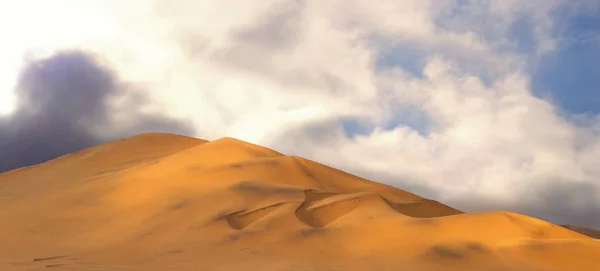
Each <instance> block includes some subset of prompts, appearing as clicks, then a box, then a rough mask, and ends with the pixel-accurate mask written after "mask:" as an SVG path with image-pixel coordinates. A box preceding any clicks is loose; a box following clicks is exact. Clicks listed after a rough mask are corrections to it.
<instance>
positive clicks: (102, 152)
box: [0, 134, 600, 271]
mask: <svg viewBox="0 0 600 271" xmlns="http://www.w3.org/2000/svg"><path fill="white" fill-rule="evenodd" d="M0 221H1V222H2V223H0V270H442V271H443V270H515V271H516V270H519V271H520V270H568V271H577V270H582V271H583V270H585V271H593V270H600V241H597V240H595V239H593V238H590V237H588V236H585V235H583V234H580V233H577V232H575V231H571V230H569V229H566V228H564V227H561V226H557V225H553V224H551V223H548V222H546V221H542V220H539V219H535V218H532V217H528V216H524V215H520V214H516V213H510V212H487V213H463V212H461V211H458V210H455V209H453V208H451V207H449V206H446V205H444V204H441V203H439V202H437V201H434V200H430V199H425V198H422V197H419V196H418V195H415V194H412V193H409V192H406V191H402V190H399V189H396V188H393V187H390V186H387V185H383V184H379V183H376V182H372V181H369V180H366V179H363V178H360V177H357V176H354V175H351V174H348V173H346V172H342V171H339V170H336V169H334V168H331V167H328V166H325V165H322V164H319V163H316V162H313V161H310V160H307V159H304V158H301V157H295V156H285V155H283V154H281V153H278V152H276V151H273V150H270V149H267V148H264V147H261V146H257V145H253V144H250V143H246V142H243V141H239V140H236V139H233V138H222V139H219V140H215V141H210V142H207V141H204V140H200V139H195V138H188V137H182V136H176V135H169V134H143V135H139V136H136V137H132V138H129V139H125V140H117V141H113V142H109V143H106V144H102V145H99V146H96V147H93V148H89V149H86V150H82V151H79V152H75V153H72V154H69V155H65V156H62V157H59V158H57V159H54V160H51V161H48V162H46V163H43V164H39V165H35V166H30V167H26V168H22V169H18V170H14V171H10V172H6V173H4V174H1V175H0Z"/></svg>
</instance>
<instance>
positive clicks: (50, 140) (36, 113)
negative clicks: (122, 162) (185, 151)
mask: <svg viewBox="0 0 600 271" xmlns="http://www.w3.org/2000/svg"><path fill="white" fill-rule="evenodd" d="M16 91H17V93H16V94H17V99H18V104H17V109H16V111H15V112H14V113H13V114H11V115H8V116H5V117H2V118H0V149H2V153H1V155H0V172H3V171H6V170H10V169H14V168H17V167H22V166H27V165H31V164H36V163H41V162H44V161H46V160H49V159H52V158H55V157H57V156H60V155H64V154H67V153H70V152H73V151H77V150H79V149H83V148H86V147H91V146H94V145H97V144H100V143H102V142H104V141H106V140H107V139H114V138H118V137H124V136H131V135H135V134H137V133H141V132H151V131H163V132H172V133H179V134H187V135H192V134H193V133H194V130H193V128H192V127H191V126H190V125H188V124H187V123H185V122H182V121H180V120H175V119H171V118H169V117H165V116H161V115H157V114H152V113H144V112H142V111H140V108H143V107H144V106H146V105H148V104H149V103H150V101H149V100H148V97H146V96H145V94H144V93H143V92H141V91H137V92H135V90H131V86H129V85H128V84H126V83H124V82H120V81H119V79H118V78H117V75H116V74H114V72H113V71H112V70H110V68H108V67H106V66H104V65H102V63H101V62H100V61H99V59H97V58H96V57H95V56H93V55H90V54H87V53H85V52H81V51H61V52H58V53H56V54H54V55H52V56H50V57H48V58H43V59H35V60H32V61H30V62H29V63H28V64H27V65H26V67H25V68H24V69H23V71H22V73H21V76H20V78H19V83H18V86H17V88H16ZM119 115H124V116H127V118H126V119H124V118H122V117H119Z"/></svg>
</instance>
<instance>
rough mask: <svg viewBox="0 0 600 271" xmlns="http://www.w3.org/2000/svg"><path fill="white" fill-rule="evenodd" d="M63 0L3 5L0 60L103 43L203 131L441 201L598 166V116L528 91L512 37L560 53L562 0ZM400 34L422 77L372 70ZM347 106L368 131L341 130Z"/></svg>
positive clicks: (498, 196) (582, 173)
mask: <svg viewBox="0 0 600 271" xmlns="http://www.w3.org/2000/svg"><path fill="white" fill-rule="evenodd" d="M64 1H65V4H64V5H61V6H55V5H52V6H48V7H44V8H45V9H46V11H45V12H42V13H39V14H30V15H28V16H29V17H26V16H25V17H24V16H11V17H8V19H6V18H7V17H4V16H0V17H3V18H5V19H4V20H9V21H10V22H9V23H3V24H2V25H19V24H23V25H26V28H25V30H23V31H22V30H19V31H16V30H15V29H13V30H11V31H13V32H15V31H16V32H15V33H16V35H15V38H14V39H13V41H12V43H9V45H3V47H1V49H2V50H0V52H2V53H3V55H2V56H4V55H6V56H14V55H22V54H24V52H26V51H27V49H30V48H46V49H48V50H55V49H60V48H65V47H76V48H86V49H87V50H91V51H94V52H97V53H99V54H101V55H102V56H103V57H104V58H105V60H106V62H107V63H109V64H110V65H111V66H113V67H114V68H115V69H116V71H117V72H118V74H119V75H120V76H121V77H122V79H124V80H126V81H131V82H135V83H138V84H141V85H143V86H145V87H146V88H147V90H148V91H150V92H151V93H152V95H153V96H154V97H155V98H156V100H157V101H160V104H158V105H157V108H155V109H153V110H162V111H163V112H164V113H165V114H170V115H174V116H179V117H184V118H188V119H191V120H192V121H193V122H194V123H195V124H196V127H197V128H198V136H201V137H205V138H208V139H214V138H217V137H221V136H234V137H239V138H241V139H245V140H249V141H252V142H256V143H260V144H264V145H267V146H271V147H276V148H278V149H280V150H282V151H286V152H290V153H291V154H299V155H304V156H307V157H309V158H313V159H315V160H318V161H322V162H326V163H328V164H331V165H334V166H338V167H341V168H343V169H346V170H349V171H351V172H355V173H361V174H363V173H364V174H366V175H367V176H366V177H371V178H374V179H377V180H381V181H386V182H388V183H391V184H395V185H398V186H400V187H402V186H404V185H419V186H424V187H428V188H430V189H432V190H433V191H438V192H439V195H437V196H438V197H439V198H440V199H448V200H453V199H459V198H463V197H469V196H480V197H488V198H490V199H494V200H498V201H502V200H505V201H506V202H519V201H521V200H522V197H524V196H525V192H526V191H529V189H530V187H531V186H538V185H540V186H543V185H544V184H549V183H550V182H554V181H556V180H560V181H565V182H588V183H590V182H592V181H593V180H597V178H599V177H600V171H599V170H598V169H597V167H595V166H594V165H595V161H598V160H599V159H600V140H598V138H599V137H598V134H599V130H598V128H596V130H594V129H593V128H592V127H594V125H596V126H595V127H598V125H599V124H598V123H600V122H598V120H589V121H588V122H589V125H586V127H581V126H576V125H575V124H573V123H572V122H570V121H569V120H566V119H564V118H562V117H561V116H560V115H559V114H558V113H557V112H556V109H555V107H554V105H553V104H551V103H549V102H547V101H544V100H541V99H538V98H536V97H534V96H533V95H532V94H531V92H530V90H529V86H528V75H527V74H526V73H524V65H525V64H527V63H526V62H525V61H527V58H526V57H524V56H523V55H522V53H521V52H518V51H516V50H515V48H514V46H513V45H511V42H514V41H512V40H510V39H509V36H508V35H509V31H510V28H511V26H513V23H514V22H516V21H517V20H518V19H520V18H523V17H525V18H528V19H529V20H530V22H531V24H532V34H533V39H532V40H533V41H534V44H533V46H534V48H535V50H536V51H537V52H539V53H545V52H548V51H551V50H553V49H555V37H553V34H552V29H553V26H554V22H553V21H552V17H551V16H550V13H551V12H552V11H553V10H554V9H556V8H557V7H559V5H562V4H564V1H534V2H526V1H525V2H524V1H489V2H486V1H473V2H470V4H468V5H462V6H459V5H458V3H457V1H444V2H443V3H441V2H440V1H416V0H415V1H412V0H411V1H409V0H407V1H384V0H381V1H371V2H369V1H283V0H264V1H252V3H250V2H248V3H246V4H244V2H240V1H183V0H177V1H166V0H159V1H142V0H137V1H127V2H123V1H116V0H115V1H93V0H90V1H77V2H75V1H68V0H64ZM117 2H118V3H117ZM23 3H24V2H23ZM42 3H45V2H44V1H33V0H30V1H29V2H28V5H29V6H38V7H40V6H39V5H41V4H42ZM74 3H77V4H76V5H75V4H74ZM4 5H5V4H4ZM1 7H2V6H0V10H8V9H5V8H4V9H3V8H1ZM11 9H12V10H13V11H14V12H20V13H23V14H24V13H27V12H26V11H22V10H21V9H22V7H20V8H16V9H15V7H12V6H11ZM19 10H21V11H19ZM28 10H31V9H28ZM0 15H1V14H0ZM33 17H36V18H37V19H36V20H37V21H39V20H42V21H48V23H49V24H48V25H45V26H44V25H43V24H39V23H38V24H34V23H33ZM56 17H60V18H63V19H62V20H59V21H56V22H53V21H52V19H51V18H56ZM0 27H1V26H0ZM17 34H18V35H17ZM399 44H400V45H403V46H405V48H406V47H408V48H415V49H418V50H415V51H418V52H419V54H422V55H419V56H416V57H418V58H420V59H423V60H424V61H425V63H426V65H425V67H424V69H423V77H415V76H412V75H410V74H409V73H407V72H405V71H403V70H402V67H388V68H384V69H383V70H376V69H375V61H376V59H377V58H378V57H381V55H382V50H389V49H390V46H391V48H392V49H393V48H394V46H395V45H399ZM398 53H402V52H398ZM19 61H20V59H17V58H14V57H13V60H12V61H10V62H6V63H4V64H0V65H3V66H0V72H2V76H3V77H4V78H12V79H11V80H12V81H8V80H5V81H2V83H1V84H0V86H2V87H4V88H6V86H11V85H12V84H13V83H14V80H16V78H15V77H16V72H15V71H18V68H17V67H19V65H18V64H19ZM11 68H12V69H11ZM0 93H2V92H0ZM2 95H4V94H2ZM2 95H0V98H2V97H4V96H2ZM0 107H7V106H6V105H4V106H0ZM402 110H409V111H411V110H412V111H414V110H418V111H420V112H421V113H423V114H425V115H426V116H427V117H428V118H429V126H430V127H428V128H429V129H427V130H428V132H427V133H423V132H422V131H417V130H416V129H415V128H414V127H410V126H406V125H398V126H396V127H391V128H390V127H386V126H385V125H386V123H390V122H394V121H393V119H394V118H397V117H398V116H397V114H396V113H397V112H398V111H402ZM346 117H350V118H359V119H361V120H363V121H364V120H367V121H368V122H370V123H371V124H372V125H373V126H374V130H373V131H370V132H369V133H367V134H364V135H356V136H354V137H347V136H346V135H345V134H344V133H343V131H342V127H341V126H340V125H339V123H338V121H339V120H340V119H342V118H346ZM396 122H397V121H396ZM396 180H402V182H400V181H396ZM599 223H600V222H599Z"/></svg>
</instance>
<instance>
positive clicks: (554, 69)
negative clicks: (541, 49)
mask: <svg viewBox="0 0 600 271" xmlns="http://www.w3.org/2000/svg"><path fill="white" fill-rule="evenodd" d="M563 23H564V24H565V25H562V26H560V28H559V29H560V30H557V31H556V35H558V36H559V38H560V39H561V40H562V42H561V43H559V48H558V50H556V51H554V52H552V53H549V54H547V55H544V56H542V57H541V58H540V59H539V62H538V63H537V65H535V66H534V67H533V69H532V74H531V77H532V90H533V91H534V93H535V94H536V95H538V96H540V97H550V98H551V99H552V100H553V102H554V103H555V104H556V105H558V106H559V107H560V108H561V109H562V110H564V111H565V112H568V113H572V114H598V113H600V68H599V67H598V65H599V63H600V13H597V12H596V13H587V14H578V15H576V16H573V17H571V18H570V19H568V20H565V21H564V22H563Z"/></svg>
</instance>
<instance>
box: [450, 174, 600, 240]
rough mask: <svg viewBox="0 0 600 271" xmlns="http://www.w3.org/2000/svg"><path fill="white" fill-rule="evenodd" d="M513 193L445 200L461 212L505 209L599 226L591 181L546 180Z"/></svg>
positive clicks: (599, 198)
mask: <svg viewBox="0 0 600 271" xmlns="http://www.w3.org/2000/svg"><path fill="white" fill-rule="evenodd" d="M515 193H516V195H517V200H516V201H515V202H510V201H494V200H490V199H487V198H484V197H469V198H464V199H454V200H451V201H450V202H447V203H448V204H450V205H452V206H453V207H456V208H459V209H461V210H463V211H469V212H473V211H494V210H506V211H511V212H517V213H521V214H525V215H529V216H533V217H537V218H540V219H543V220H546V221H550V222H552V223H555V224H571V225H577V226H585V227H591V228H596V229H600V216H599V215H598V214H600V189H599V187H598V186H597V185H596V184H594V183H580V182H570V181H564V180H561V181H546V182H543V183H540V184H536V185H529V186H526V188H524V189H522V190H515Z"/></svg>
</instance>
